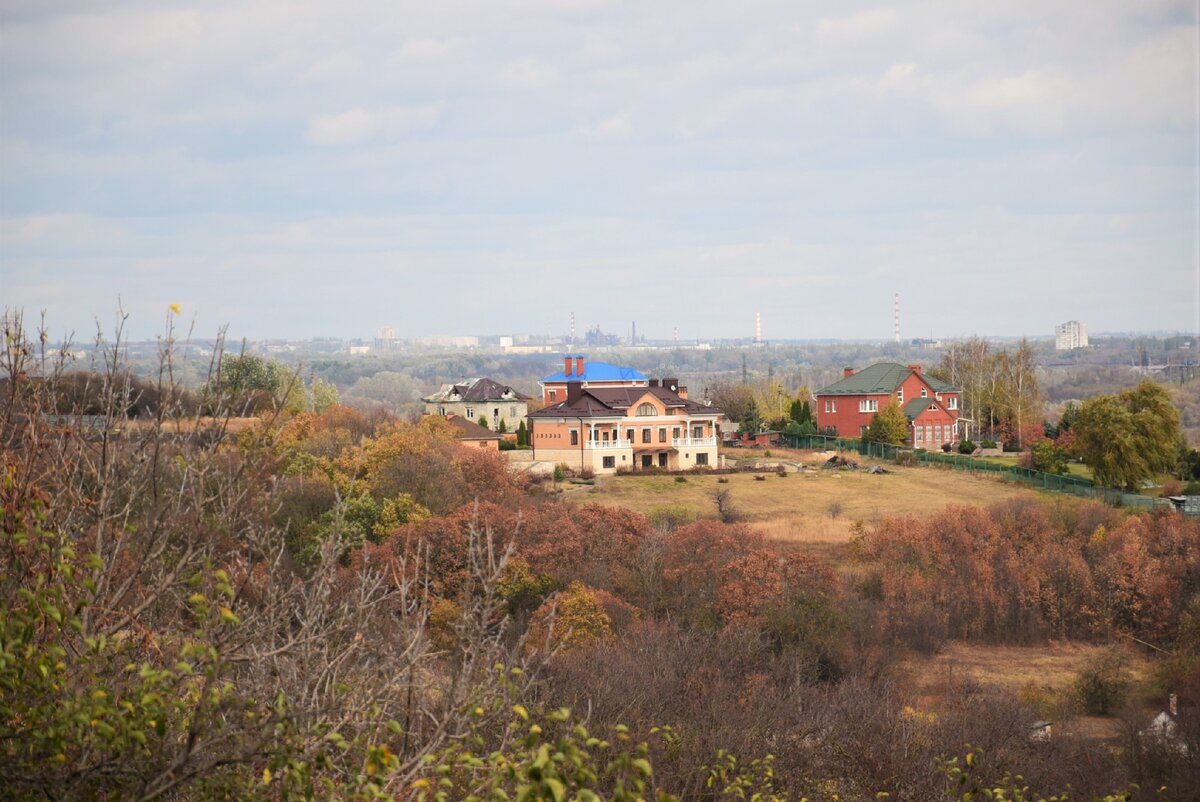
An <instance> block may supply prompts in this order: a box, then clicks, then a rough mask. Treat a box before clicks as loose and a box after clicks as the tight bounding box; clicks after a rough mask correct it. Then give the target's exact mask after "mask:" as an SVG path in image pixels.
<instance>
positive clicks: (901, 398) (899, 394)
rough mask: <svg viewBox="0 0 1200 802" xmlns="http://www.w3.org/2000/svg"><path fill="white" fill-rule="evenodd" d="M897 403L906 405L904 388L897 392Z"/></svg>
mask: <svg viewBox="0 0 1200 802" xmlns="http://www.w3.org/2000/svg"><path fill="white" fill-rule="evenodd" d="M896 403H897V404H903V403H904V388H903V387H901V388H900V389H899V390H897V391H896Z"/></svg>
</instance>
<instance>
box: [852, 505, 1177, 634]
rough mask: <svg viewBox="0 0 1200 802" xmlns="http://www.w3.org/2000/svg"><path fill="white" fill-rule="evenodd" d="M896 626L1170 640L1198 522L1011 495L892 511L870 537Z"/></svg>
mask: <svg viewBox="0 0 1200 802" xmlns="http://www.w3.org/2000/svg"><path fill="white" fill-rule="evenodd" d="M860 557H861V559H863V560H864V561H866V562H867V563H868V564H869V566H870V576H869V579H868V580H867V582H866V583H865V584H867V585H869V586H872V587H874V588H876V589H877V592H878V594H879V596H880V598H881V600H882V603H883V612H884V615H885V617H886V619H887V623H888V626H889V628H891V629H892V630H893V631H894V632H897V633H899V634H900V635H901V636H903V637H907V638H908V639H910V641H912V642H914V643H917V644H918V645H920V644H922V643H926V642H927V641H928V642H931V643H934V644H935V643H936V641H937V640H938V639H942V638H945V637H954V638H972V639H983V640H993V641H1029V640H1035V639H1042V638H1063V637H1067V638H1079V637H1089V636H1094V635H1100V634H1104V633H1106V632H1107V631H1108V630H1109V629H1112V628H1115V629H1117V630H1120V631H1123V632H1127V633H1130V634H1134V635H1136V636H1138V637H1140V638H1144V639H1147V640H1151V641H1155V642H1162V641H1163V640H1165V639H1168V638H1170V637H1171V635H1172V633H1173V632H1174V631H1175V630H1176V627H1177V624H1178V621H1179V616H1180V614H1181V613H1182V611H1183V610H1184V608H1185V606H1186V605H1187V603H1188V601H1189V600H1190V599H1191V598H1192V597H1194V596H1195V595H1197V593H1200V522H1197V521H1190V520H1187V519H1185V518H1183V517H1181V516H1179V515H1176V514H1173V513H1169V512H1166V513H1157V514H1153V515H1124V514H1121V513H1119V512H1117V511H1114V510H1111V509H1108V508H1104V507H1100V506H1099V505H1092V506H1091V507H1090V508H1085V509H1084V510H1083V511H1081V512H1069V513H1058V512H1055V511H1054V510H1053V508H1050V507H1049V506H1048V505H1039V504H1034V503H1029V502H1010V503H1007V504H1003V505H998V506H995V507H992V508H990V509H987V510H981V509H978V508H972V507H957V508H950V509H948V510H946V511H945V512H943V513H941V514H939V515H935V516H933V517H931V518H927V519H921V520H918V519H914V518H911V517H910V518H898V519H892V520H888V521H885V522H884V523H883V524H881V525H880V526H879V528H878V529H877V530H876V531H875V532H873V533H871V534H869V535H867V536H866V537H865V538H864V540H863V542H862V550H861V553H860Z"/></svg>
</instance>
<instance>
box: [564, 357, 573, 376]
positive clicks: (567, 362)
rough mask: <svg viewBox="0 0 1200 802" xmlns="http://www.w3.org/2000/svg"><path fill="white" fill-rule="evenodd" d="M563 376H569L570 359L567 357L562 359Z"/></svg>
mask: <svg viewBox="0 0 1200 802" xmlns="http://www.w3.org/2000/svg"><path fill="white" fill-rule="evenodd" d="M563 375H564V376H570V375H571V357H569V356H564V357H563Z"/></svg>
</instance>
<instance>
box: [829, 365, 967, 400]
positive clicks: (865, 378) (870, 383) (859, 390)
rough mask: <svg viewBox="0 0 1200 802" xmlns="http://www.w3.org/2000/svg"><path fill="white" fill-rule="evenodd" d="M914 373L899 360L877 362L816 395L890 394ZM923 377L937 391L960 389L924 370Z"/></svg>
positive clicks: (948, 391) (955, 390)
mask: <svg viewBox="0 0 1200 802" xmlns="http://www.w3.org/2000/svg"><path fill="white" fill-rule="evenodd" d="M910 373H912V371H911V370H909V369H908V367H907V366H905V365H901V364H899V363H897V362H876V363H875V364H874V365H871V366H870V367H868V368H863V369H862V370H860V371H859V372H858V373H855V374H853V375H852V376H847V377H846V378H844V379H842V380H841V381H837V382H834V383H833V384H831V385H829V386H828V387H823V388H821V389H820V390H817V392H816V393H815V395H889V394H891V393H894V392H896V390H897V389H899V387H900V385H901V384H903V383H904V380H905V379H907V378H908V376H909V374H910ZM920 376H921V378H922V379H924V380H925V382H926V383H927V384H928V385H929V386H930V387H932V388H933V391H934V392H935V393H956V392H958V390H957V389H956V388H954V387H951V386H950V385H949V384H946V383H945V382H944V381H941V380H940V379H935V378H933V377H932V376H930V375H929V374H928V373H925V372H924V371H922V372H921V374H920Z"/></svg>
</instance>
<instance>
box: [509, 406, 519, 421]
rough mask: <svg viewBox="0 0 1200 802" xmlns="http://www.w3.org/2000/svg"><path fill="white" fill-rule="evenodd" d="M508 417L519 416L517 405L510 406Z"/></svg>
mask: <svg viewBox="0 0 1200 802" xmlns="http://www.w3.org/2000/svg"><path fill="white" fill-rule="evenodd" d="M508 417H510V418H515V417H517V408H516V407H509V408H508Z"/></svg>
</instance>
